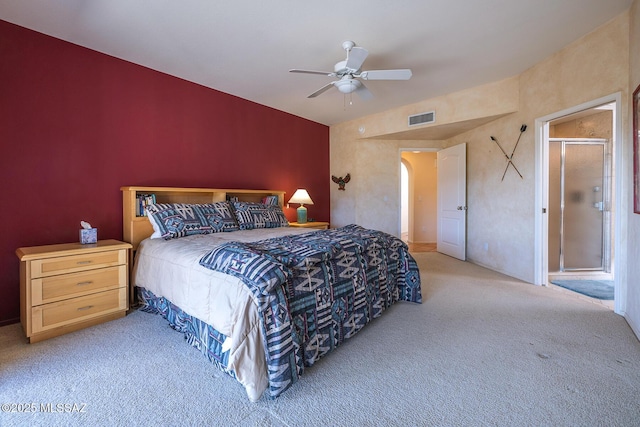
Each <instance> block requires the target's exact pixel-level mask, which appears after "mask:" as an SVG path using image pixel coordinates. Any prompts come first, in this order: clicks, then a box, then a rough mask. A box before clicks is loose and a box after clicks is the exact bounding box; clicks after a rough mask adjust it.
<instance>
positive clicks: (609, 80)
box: [331, 0, 638, 282]
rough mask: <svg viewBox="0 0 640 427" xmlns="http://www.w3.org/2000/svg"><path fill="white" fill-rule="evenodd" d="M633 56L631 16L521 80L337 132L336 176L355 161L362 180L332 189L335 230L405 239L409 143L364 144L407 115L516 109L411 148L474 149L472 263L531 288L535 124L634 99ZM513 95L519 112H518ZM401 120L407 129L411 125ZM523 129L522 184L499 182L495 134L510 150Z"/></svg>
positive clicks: (511, 179)
mask: <svg viewBox="0 0 640 427" xmlns="http://www.w3.org/2000/svg"><path fill="white" fill-rule="evenodd" d="M637 1H638V0H636V3H637ZM628 58H629V13H628V12H627V13H624V14H622V15H620V16H619V17H617V18H615V19H614V20H612V21H610V22H608V23H607V24H605V25H603V26H602V27H600V28H598V29H596V30H594V31H593V32H591V33H589V34H587V35H586V36H584V37H583V38H581V39H580V40H577V41H576V42H574V43H572V44H571V45H569V46H567V47H566V48H565V49H563V50H561V51H559V52H557V53H556V54H554V55H552V56H551V57H549V58H547V59H546V60H544V61H542V62H541V63H539V64H537V65H536V66H534V67H532V68H531V69H529V70H527V71H525V72H524V73H522V74H521V75H519V76H516V77H513V78H511V79H508V80H506V81H503V82H497V83H494V84H492V85H485V86H481V87H478V88H473V89H470V90H467V91H463V92H461V93H456V94H450V95H446V96H444V97H439V98H435V99H433V100H426V101H424V102H422V103H419V104H417V105H411V106H406V107H401V108H399V109H396V110H393V111H391V112H387V113H385V114H380V115H375V116H370V117H365V118H363V119H360V120H354V121H352V122H347V123H343V124H340V125H337V126H333V127H332V128H331V173H332V174H336V172H338V171H341V170H344V172H346V170H345V168H346V167H347V165H349V164H351V165H355V171H356V174H352V176H354V180H355V184H354V185H353V186H352V187H351V188H348V189H347V192H344V194H338V192H337V191H335V189H333V190H332V193H331V202H332V214H331V222H332V225H336V226H340V225H344V224H346V223H349V222H357V223H359V224H361V225H363V226H367V227H372V228H378V229H380V230H383V231H387V232H390V233H392V234H395V235H397V234H398V233H399V224H400V219H399V215H400V212H399V211H400V209H399V206H400V196H399V179H400V178H399V173H400V172H399V156H398V153H397V150H398V147H399V146H405V147H406V146H407V141H392V140H366V139H364V138H366V137H367V136H368V135H370V133H369V132H372V133H374V132H375V134H376V135H380V134H383V133H385V132H387V133H393V132H399V131H402V130H406V116H407V115H408V114H414V113H416V112H422V111H428V110H431V109H434V110H436V118H437V123H436V125H437V124H444V123H452V122H456V121H462V120H467V119H472V118H477V117H483V116H484V115H486V116H493V115H497V114H500V112H502V113H504V112H509V111H516V112H513V113H512V114H509V115H506V116H504V117H502V118H499V119H497V120H494V121H492V122H490V123H487V124H485V125H483V126H480V127H478V128H475V129H473V130H471V131H468V132H466V133H464V134H461V135H458V136H456V137H454V138H451V139H450V140H448V141H436V142H434V141H422V142H420V141H412V142H411V143H412V144H415V145H414V146H416V147H440V146H452V145H456V144H459V143H463V142H466V143H468V145H467V146H468V148H467V150H468V152H467V204H468V221H467V255H468V258H469V259H470V260H471V261H473V262H476V263H478V264H481V265H484V266H487V267H489V268H491V269H494V270H497V271H500V272H503V273H505V274H508V275H510V276H513V277H516V278H520V279H522V280H525V281H527V282H533V280H534V271H533V265H534V251H533V246H534V203H535V200H534V192H535V182H534V169H535V141H534V129H533V125H534V120H535V119H536V118H538V117H543V116H546V115H549V114H552V113H554V112H558V111H561V110H564V109H567V108H570V107H573V106H576V105H579V104H582V103H584V102H587V101H591V100H593V99H598V98H601V97H603V96H607V95H610V94H613V93H616V92H622V94H623V98H622V99H623V102H626V101H627V100H628V86H629V65H628V64H629V62H628ZM514 99H515V100H516V101H517V107H516V108H513V107H514V106H513V100H514ZM469 100H471V101H469ZM400 120H401V121H402V123H403V124H404V126H405V128H403V129H401V128H400V126H401V125H400V124H399V123H400ZM522 124H527V126H528V129H527V131H526V132H525V133H524V134H523V135H522V138H521V140H520V143H519V145H518V149H517V151H516V153H515V155H514V159H513V160H514V163H515V165H516V166H517V167H518V169H519V170H520V172H521V173H522V174H523V176H524V178H523V179H521V178H520V177H519V176H518V175H517V174H516V173H515V172H514V170H513V169H512V168H510V169H509V171H508V172H507V175H506V177H505V179H504V181H502V182H501V180H500V179H501V177H502V173H503V172H504V167H505V159H504V156H503V155H502V153H501V152H500V151H499V149H498V147H497V146H496V145H495V143H494V142H493V141H491V139H490V136H492V135H493V136H495V137H496V138H497V139H498V140H499V141H500V142H501V143H502V144H503V147H504V148H505V150H507V151H508V152H510V151H511V149H512V148H513V146H514V144H515V142H516V140H517V138H518V134H519V130H520V126H521V125H522ZM360 126H364V128H365V133H364V135H360V134H359V133H358V128H359V127H360ZM363 137H364V138H363ZM352 167H353V166H352ZM351 189H353V191H352V192H350V191H349V190H351ZM340 193H343V192H340ZM347 197H349V199H348V200H347Z"/></svg>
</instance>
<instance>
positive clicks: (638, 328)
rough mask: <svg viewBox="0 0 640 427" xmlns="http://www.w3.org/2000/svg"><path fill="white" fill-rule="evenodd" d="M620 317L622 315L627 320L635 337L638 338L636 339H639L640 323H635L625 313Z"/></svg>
mask: <svg viewBox="0 0 640 427" xmlns="http://www.w3.org/2000/svg"><path fill="white" fill-rule="evenodd" d="M622 317H624V320H626V321H627V323H628V324H629V327H630V328H631V330H632V331H633V333H634V334H636V338H637V339H638V341H640V325H636V324H635V323H634V322H633V320H632V319H631V318H630V317H629V316H628V315H627V313H625V314H624V315H623V316H622Z"/></svg>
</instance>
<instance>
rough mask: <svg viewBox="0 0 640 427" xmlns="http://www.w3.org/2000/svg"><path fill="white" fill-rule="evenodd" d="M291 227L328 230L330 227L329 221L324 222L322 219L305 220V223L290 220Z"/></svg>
mask: <svg viewBox="0 0 640 427" xmlns="http://www.w3.org/2000/svg"><path fill="white" fill-rule="evenodd" d="M289 227H301V228H316V229H319V230H326V229H328V228H329V223H328V222H322V221H310V222H305V223H304V224H298V223H297V222H290V223H289Z"/></svg>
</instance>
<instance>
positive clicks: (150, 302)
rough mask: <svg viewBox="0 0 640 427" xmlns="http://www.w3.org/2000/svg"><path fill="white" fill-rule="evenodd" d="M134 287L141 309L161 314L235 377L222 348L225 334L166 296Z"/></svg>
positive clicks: (227, 355)
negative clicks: (185, 310)
mask: <svg viewBox="0 0 640 427" xmlns="http://www.w3.org/2000/svg"><path fill="white" fill-rule="evenodd" d="M136 289H137V291H138V301H139V302H140V310H141V311H145V312H147V313H153V314H160V315H162V317H164V318H165V319H167V321H168V322H169V325H170V326H171V327H172V328H173V329H175V330H176V331H178V332H182V333H183V334H184V337H185V339H186V340H187V342H188V343H189V344H190V345H192V346H193V347H196V348H197V349H198V350H200V351H201V352H202V353H203V354H204V355H206V356H207V358H208V359H209V361H211V363H213V364H214V365H216V366H217V367H218V368H219V369H220V370H222V371H223V372H226V373H227V374H229V375H231V376H232V377H234V378H235V374H234V372H233V371H232V370H229V369H228V366H229V350H228V349H226V350H225V349H223V344H224V341H225V340H226V339H227V337H226V335H224V334H222V333H220V332H219V331H217V330H216V329H214V328H213V327H212V326H211V325H208V324H206V323H204V322H203V321H201V320H200V319H198V318H196V317H193V316H191V315H189V314H187V313H185V312H184V311H182V310H181V309H180V308H179V307H177V306H175V305H174V304H172V303H171V301H168V300H167V299H166V298H164V297H157V296H156V295H155V294H154V293H153V292H151V291H149V290H147V289H145V288H142V287H139V286H138V287H136Z"/></svg>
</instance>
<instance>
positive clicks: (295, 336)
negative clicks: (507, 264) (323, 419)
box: [200, 225, 422, 397]
mask: <svg viewBox="0 0 640 427" xmlns="http://www.w3.org/2000/svg"><path fill="white" fill-rule="evenodd" d="M200 264H201V265H202V266H204V267H206V268H209V269H212V270H215V271H220V272H222V273H226V274H230V275H233V276H236V277H238V278H239V279H240V280H242V282H243V283H244V284H245V285H246V286H247V287H248V288H249V290H250V291H251V293H252V294H253V296H254V297H255V299H256V302H257V304H258V311H259V315H260V322H261V325H262V328H263V335H264V340H265V342H264V344H265V356H266V359H267V366H268V377H269V393H270V395H271V396H273V397H276V396H278V395H280V394H281V393H282V392H283V391H285V390H286V389H287V388H289V387H290V386H291V385H292V384H293V383H295V382H296V381H297V380H298V377H299V376H300V375H301V373H302V371H303V370H304V367H305V366H311V365H313V364H314V362H316V361H317V360H318V359H319V358H320V357H322V356H323V355H325V354H326V353H328V352H330V351H331V350H333V349H334V348H336V347H337V346H339V345H340V344H341V343H342V342H343V341H344V340H345V339H346V338H349V337H351V336H353V335H354V334H355V333H356V332H358V331H359V330H360V329H361V328H362V327H363V326H364V325H366V324H367V323H369V322H370V321H371V320H372V319H374V318H376V317H378V316H380V315H381V314H382V313H383V311H384V310H385V309H386V308H388V307H389V306H390V305H391V304H393V303H395V302H396V301H411V302H416V303H420V302H422V296H421V292H420V273H419V270H418V266H417V264H416V262H415V260H414V259H413V257H412V256H411V255H410V254H409V250H408V247H407V245H406V244H405V243H404V242H402V241H401V240H400V239H398V238H396V237H394V236H391V235H389V234H386V233H383V232H380V231H375V230H368V229H365V228H362V227H360V226H357V225H348V226H346V227H342V228H337V229H331V230H319V231H316V232H312V233H306V234H303V235H293V236H284V237H277V238H272V239H267V240H262V241H259V242H253V243H241V242H230V243H225V244H223V245H221V246H218V247H216V248H215V249H213V250H211V251H210V252H208V253H207V254H206V255H205V256H203V257H202V259H201V260H200Z"/></svg>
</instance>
